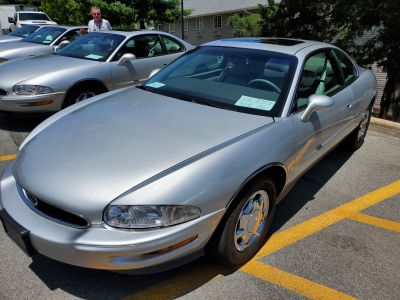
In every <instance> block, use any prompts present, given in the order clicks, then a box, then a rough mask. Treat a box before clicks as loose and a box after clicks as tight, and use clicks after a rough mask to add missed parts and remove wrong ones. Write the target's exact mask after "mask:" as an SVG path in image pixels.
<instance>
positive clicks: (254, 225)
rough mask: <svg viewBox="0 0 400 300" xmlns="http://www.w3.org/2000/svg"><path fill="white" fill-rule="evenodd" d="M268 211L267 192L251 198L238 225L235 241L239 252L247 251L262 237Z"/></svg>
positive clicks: (262, 191) (244, 207)
mask: <svg viewBox="0 0 400 300" xmlns="http://www.w3.org/2000/svg"><path fill="white" fill-rule="evenodd" d="M268 211H269V197H268V193H267V192H266V191H264V190H259V191H257V192H255V193H254V194H252V195H251V196H250V197H249V199H248V200H247V201H246V203H245V205H244V206H243V208H242V211H241V212H240V215H239V218H238V221H237V223H236V230H235V234H234V239H235V247H236V249H237V250H239V251H244V250H246V249H247V248H248V247H249V246H251V245H252V244H253V243H254V242H255V241H256V240H257V239H258V238H259V237H260V234H261V233H262V231H263V229H264V226H265V224H266V220H267V217H268Z"/></svg>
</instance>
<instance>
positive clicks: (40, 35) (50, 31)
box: [22, 26, 66, 45]
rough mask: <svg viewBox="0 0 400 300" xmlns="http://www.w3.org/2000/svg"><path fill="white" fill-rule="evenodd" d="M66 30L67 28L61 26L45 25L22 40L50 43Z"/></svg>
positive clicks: (43, 43)
mask: <svg viewBox="0 0 400 300" xmlns="http://www.w3.org/2000/svg"><path fill="white" fill-rule="evenodd" d="M65 31H66V29H65V28H61V27H50V26H49V27H43V28H40V29H39V30H37V31H35V32H34V33H32V34H31V35H29V36H27V37H26V38H24V39H23V40H22V41H24V42H29V43H36V44H42V45H50V44H51V43H52V42H53V41H54V40H55V39H56V38H58V37H59V36H60V35H61V34H62V33H64V32H65Z"/></svg>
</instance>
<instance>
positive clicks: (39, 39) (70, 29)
mask: <svg viewBox="0 0 400 300" xmlns="http://www.w3.org/2000/svg"><path fill="white" fill-rule="evenodd" d="M81 29H87V26H44V27H42V28H40V29H38V30H37V31H35V32H33V33H32V34H30V35H29V36H27V37H25V38H24V39H22V40H20V41H16V42H9V43H0V65H1V63H2V62H5V61H8V60H12V59H16V58H23V57H30V56H36V55H43V54H48V53H53V52H54V47H56V46H58V45H60V44H61V43H62V42H65V43H67V42H68V41H73V40H75V39H77V38H78V37H80V36H81V35H82V34H81V32H80V30H81Z"/></svg>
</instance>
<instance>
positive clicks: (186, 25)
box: [183, 20, 189, 31]
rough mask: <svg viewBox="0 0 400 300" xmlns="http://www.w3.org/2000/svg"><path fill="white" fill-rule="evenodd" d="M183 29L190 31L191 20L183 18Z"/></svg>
mask: <svg viewBox="0 0 400 300" xmlns="http://www.w3.org/2000/svg"><path fill="white" fill-rule="evenodd" d="M183 31H189V20H183Z"/></svg>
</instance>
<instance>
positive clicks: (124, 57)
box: [117, 53, 136, 66]
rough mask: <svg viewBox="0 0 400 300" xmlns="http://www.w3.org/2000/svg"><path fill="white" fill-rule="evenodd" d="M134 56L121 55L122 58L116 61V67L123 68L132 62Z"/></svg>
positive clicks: (130, 54) (129, 54) (128, 54)
mask: <svg viewBox="0 0 400 300" xmlns="http://www.w3.org/2000/svg"><path fill="white" fill-rule="evenodd" d="M135 59H136V56H135V55H133V54H132V53H125V54H124V55H122V57H121V58H120V59H119V60H118V62H117V65H118V66H123V65H124V64H126V63H127V62H128V61H132V60H135Z"/></svg>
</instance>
